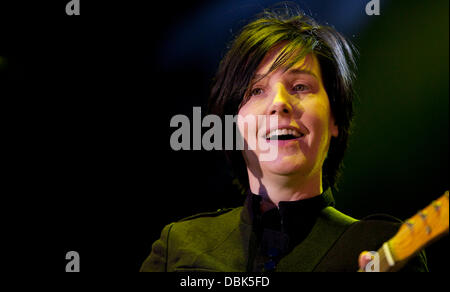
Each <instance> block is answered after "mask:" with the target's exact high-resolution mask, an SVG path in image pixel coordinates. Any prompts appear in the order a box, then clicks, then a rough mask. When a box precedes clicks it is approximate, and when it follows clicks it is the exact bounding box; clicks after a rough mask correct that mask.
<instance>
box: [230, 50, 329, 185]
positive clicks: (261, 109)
mask: <svg viewBox="0 0 450 292" xmlns="http://www.w3.org/2000/svg"><path fill="white" fill-rule="evenodd" d="M280 50H281V48H277V47H275V48H274V49H272V50H271V51H269V53H268V54H267V55H266V56H265V57H264V59H263V61H262V62H261V64H260V65H259V66H258V68H257V70H256V72H255V78H254V80H253V81H252V82H251V83H250V86H249V88H248V90H247V95H246V99H247V102H246V103H245V104H244V105H243V106H242V107H241V108H240V110H239V113H238V114H239V116H240V117H242V118H243V120H245V121H246V122H247V124H245V123H243V122H242V120H241V121H239V120H238V127H239V130H240V132H241V135H242V136H243V137H244V139H245V141H249V140H251V139H256V140H257V141H258V143H257V145H256V146H257V147H255V148H253V150H248V149H246V150H244V152H243V154H244V158H245V160H246V163H247V168H248V169H249V171H251V172H252V173H253V174H254V175H255V176H257V177H262V176H264V175H267V174H269V173H272V174H278V175H285V176H286V175H301V176H304V177H308V176H312V175H314V174H317V173H321V169H322V165H323V162H324V160H325V158H326V155H327V152H328V147H329V144H330V140H331V137H332V136H334V137H337V136H338V127H337V126H336V125H335V123H334V118H333V116H332V114H331V110H330V103H329V100H328V95H327V93H326V92H325V88H324V86H323V82H322V77H321V72H320V66H319V62H318V60H317V58H316V57H315V56H314V55H313V54H310V55H307V56H306V57H305V58H303V59H302V60H300V61H299V62H297V63H296V64H295V65H294V66H292V67H291V68H290V69H289V70H287V71H285V70H284V68H278V69H277V70H275V71H273V72H271V73H270V74H268V75H267V76H265V77H264V78H262V79H261V78H260V76H264V75H265V74H266V73H267V72H268V71H269V68H270V67H271V65H272V63H273V62H274V61H275V59H276V57H277V56H278V55H279V53H280ZM284 71H285V72H284ZM249 116H263V117H265V118H266V121H270V120H273V119H274V118H278V125H274V124H271V125H269V123H268V122H265V123H263V122H261V121H260V122H258V119H257V118H256V119H248V117H249ZM252 120H253V121H254V123H255V124H254V125H249V123H251V122H249V121H252ZM274 147H275V150H276V152H277V155H276V156H275V157H273V159H269V160H267V159H261V158H262V156H263V155H264V151H263V150H262V149H272V150H273V149H274ZM265 152H267V151H265Z"/></svg>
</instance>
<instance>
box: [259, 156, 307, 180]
mask: <svg viewBox="0 0 450 292" xmlns="http://www.w3.org/2000/svg"><path fill="white" fill-rule="evenodd" d="M261 164H262V168H264V169H265V170H266V171H269V172H271V173H275V174H278V175H291V174H294V173H299V172H305V173H307V172H308V171H307V170H308V163H307V161H306V159H305V157H304V156H302V157H281V158H280V159H277V160H275V161H266V162H262V163H261Z"/></svg>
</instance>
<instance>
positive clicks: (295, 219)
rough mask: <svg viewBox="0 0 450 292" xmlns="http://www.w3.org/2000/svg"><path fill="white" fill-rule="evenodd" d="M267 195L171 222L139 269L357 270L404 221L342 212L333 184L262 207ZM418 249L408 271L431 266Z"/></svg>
mask: <svg viewBox="0 0 450 292" xmlns="http://www.w3.org/2000/svg"><path fill="white" fill-rule="evenodd" d="M260 204H261V196H257V195H254V194H251V193H249V194H248V195H247V199H246V201H245V204H244V206H243V207H239V208H234V209H227V210H219V211H217V212H212V213H203V214H198V215H194V216H191V217H188V218H186V219H183V220H181V221H179V222H176V223H172V224H169V225H167V226H166V227H165V228H164V229H163V231H162V233H161V238H160V239H159V240H157V241H156V242H155V243H154V244H153V247H152V252H151V254H150V256H149V257H148V258H147V259H146V260H145V262H144V263H143V265H142V267H141V271H149V272H151V271H161V272H163V271H212V272H214V271H223V272H245V271H247V272H251V271H255V272H261V271H277V272H280V271H290V272H310V271H349V272H352V271H357V269H358V256H359V254H360V253H361V252H362V251H364V250H368V251H370V250H378V249H379V248H380V247H381V245H382V244H383V243H384V242H385V241H387V240H389V239H390V238H391V237H392V236H394V235H395V233H396V232H397V230H398V228H399V225H400V224H399V222H398V221H397V222H395V220H394V221H393V220H392V219H391V217H388V216H378V217H371V218H367V219H363V220H360V221H358V220H356V219H353V218H351V217H349V216H347V215H344V214H342V213H341V212H339V211H337V210H336V209H335V208H334V207H333V206H334V200H333V196H332V194H331V191H330V190H327V191H326V192H324V193H323V194H321V195H320V196H316V197H313V198H310V199H305V200H299V201H290V202H280V203H279V205H278V208H273V209H270V210H268V211H266V212H264V213H263V214H261V212H260ZM425 262H426V261H425V257H424V254H423V253H420V254H419V255H418V256H417V257H416V258H414V259H413V260H412V261H410V262H409V263H408V264H407V265H406V266H405V267H404V268H403V270H404V271H427V268H426V263H425Z"/></svg>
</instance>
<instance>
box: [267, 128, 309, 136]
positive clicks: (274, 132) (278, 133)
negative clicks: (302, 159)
mask: <svg viewBox="0 0 450 292" xmlns="http://www.w3.org/2000/svg"><path fill="white" fill-rule="evenodd" d="M282 135H292V136H294V137H296V138H298V137H301V136H303V134H302V133H300V132H299V131H297V130H294V129H275V130H272V131H270V133H269V134H267V135H266V138H271V137H272V136H282Z"/></svg>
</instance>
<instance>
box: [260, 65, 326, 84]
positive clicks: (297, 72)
mask: <svg viewBox="0 0 450 292" xmlns="http://www.w3.org/2000/svg"><path fill="white" fill-rule="evenodd" d="M286 74H289V75H301V74H307V75H311V76H313V77H314V78H316V79H318V78H317V75H316V74H314V72H312V71H309V70H305V69H298V68H296V69H289V70H288V71H287V72H286ZM266 75H267V74H255V77H254V78H253V81H255V80H258V81H259V80H261V79H263V78H264V77H265V76H266Z"/></svg>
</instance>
